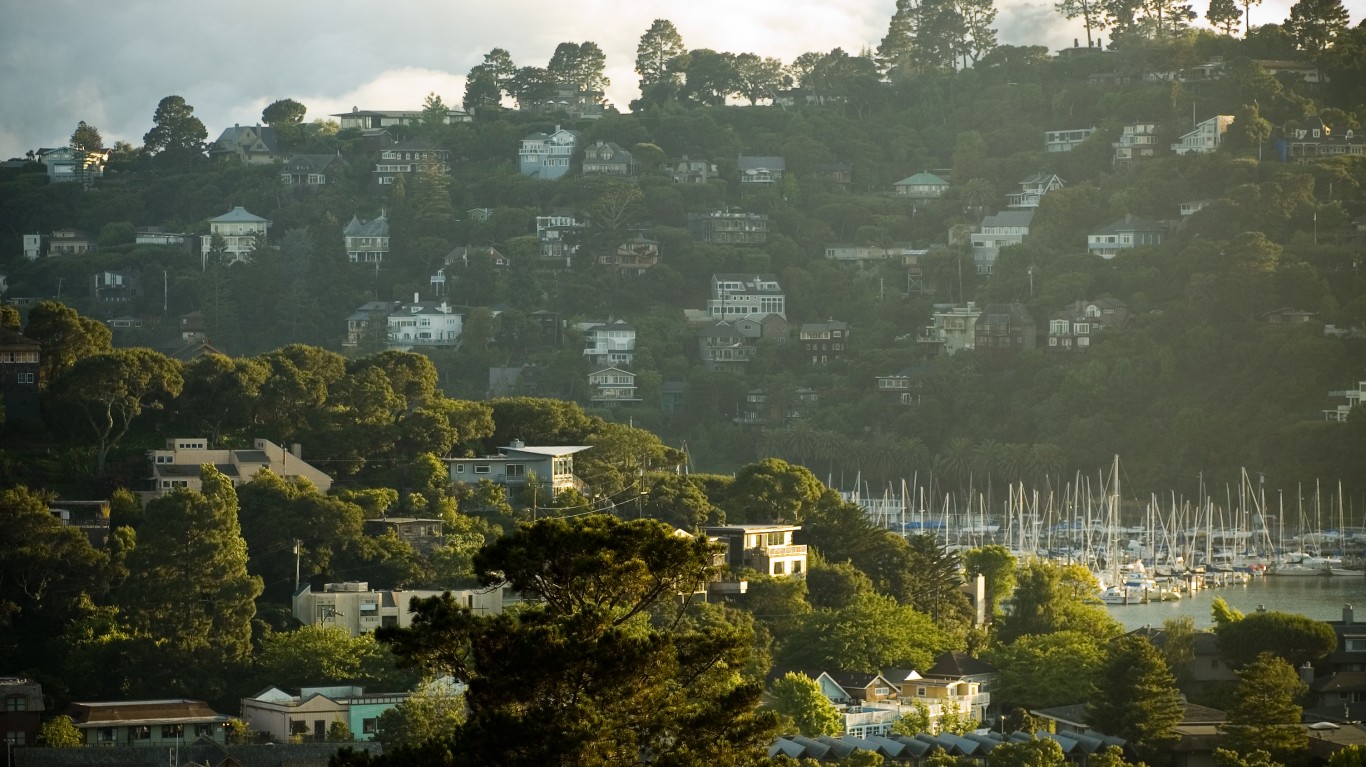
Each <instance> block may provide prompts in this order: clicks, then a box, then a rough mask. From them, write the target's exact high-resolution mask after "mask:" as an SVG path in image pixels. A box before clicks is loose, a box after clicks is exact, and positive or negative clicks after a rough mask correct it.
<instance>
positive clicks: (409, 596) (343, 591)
mask: <svg viewBox="0 0 1366 767" xmlns="http://www.w3.org/2000/svg"><path fill="white" fill-rule="evenodd" d="M446 591H450V594H451V596H453V597H455V599H456V601H457V602H458V603H459V604H460V606H462V607H465V608H467V609H469V610H470V611H472V612H473V613H475V614H476V615H497V614H498V613H501V612H502V611H503V588H500V587H497V586H494V587H492V588H487V589H466V590H450V589H439V590H400V589H372V588H370V584H369V583H366V582H365V581H348V582H346V583H328V584H324V585H323V589H322V591H314V590H313V587H312V586H310V585H309V584H308V582H307V581H305V582H304V583H302V584H301V585H300V586H299V588H298V589H297V590H295V592H294V597H293V599H292V608H291V609H292V612H293V615H294V618H295V619H296V620H298V621H299V622H300V623H302V624H304V625H305V626H327V627H331V628H338V629H342V630H344V631H346V632H347V633H348V634H350V635H351V636H359V635H361V634H369V633H371V632H373V631H374V630H375V629H377V628H381V627H391V626H392V627H398V628H407V627H408V626H411V625H412V623H413V613H412V610H411V607H412V605H411V602H412V600H414V599H429V598H431V597H439V596H441V595H442V594H443V593H445V592H446Z"/></svg>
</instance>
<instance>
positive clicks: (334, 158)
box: [280, 153, 346, 189]
mask: <svg viewBox="0 0 1366 767" xmlns="http://www.w3.org/2000/svg"><path fill="white" fill-rule="evenodd" d="M345 170H346V160H343V159H342V157H341V154H340V153H338V154H296V155H294V156H293V157H291V158H289V160H287V161H286V162H285V164H284V166H283V167H281V168H280V180H281V181H283V182H285V184H286V185H288V186H292V187H296V188H302V189H320V188H322V187H325V186H332V185H334V184H336V183H337V182H338V181H340V180H341V177H342V174H343V173H344V172H345Z"/></svg>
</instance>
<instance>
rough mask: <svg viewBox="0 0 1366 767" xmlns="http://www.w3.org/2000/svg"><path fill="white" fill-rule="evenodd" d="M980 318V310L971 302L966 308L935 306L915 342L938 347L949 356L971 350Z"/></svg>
mask: <svg viewBox="0 0 1366 767" xmlns="http://www.w3.org/2000/svg"><path fill="white" fill-rule="evenodd" d="M981 316H982V310H981V309H980V308H978V306H977V304H976V303H974V302H972V301H969V302H968V303H967V305H966V306H942V307H940V306H936V308H935V312H934V314H933V315H931V320H930V324H929V325H928V326H926V328H925V329H924V330H923V331H922V332H921V334H920V336H919V337H918V338H917V339H916V340H917V341H919V342H920V343H923V344H932V345H934V346H938V347H939V348H940V349H942V350H943V351H944V353H945V354H949V355H952V354H954V353H956V352H958V351H959V350H960V349H972V348H974V346H975V344H976V343H977V320H978V318H979V317H981Z"/></svg>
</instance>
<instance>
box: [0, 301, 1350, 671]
mask: <svg viewBox="0 0 1366 767" xmlns="http://www.w3.org/2000/svg"><path fill="white" fill-rule="evenodd" d="M0 331H3V329H2V328H0ZM0 348H3V347H0ZM3 359H4V353H3V352H0V360H3ZM1328 396H1330V397H1344V398H1346V400H1347V404H1345V405H1338V406H1337V407H1335V408H1333V409H1332V410H1325V411H1323V420H1325V421H1334V422H1336V423H1347V418H1348V417H1349V416H1351V414H1352V408H1354V407H1356V406H1357V405H1360V404H1361V403H1363V402H1366V381H1358V382H1357V388H1355V389H1347V390H1345V391H1330V392H1328ZM1343 614H1344V615H1351V610H1350V606H1349V609H1347V610H1344V611H1343ZM1349 622H1350V621H1349ZM1360 625H1362V626H1364V627H1366V624H1360ZM1363 638H1366V635H1364V636H1363ZM1361 649H1362V650H1366V645H1363V646H1362V648H1361ZM1349 670H1352V671H1357V670H1358V669H1349ZM1360 670H1366V669H1360Z"/></svg>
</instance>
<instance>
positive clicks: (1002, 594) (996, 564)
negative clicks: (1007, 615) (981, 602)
mask: <svg viewBox="0 0 1366 767" xmlns="http://www.w3.org/2000/svg"><path fill="white" fill-rule="evenodd" d="M1018 567H1019V565H1018V563H1017V562H1016V560H1015V555H1014V554H1011V553H1010V550H1009V549H1007V548H1006V547H1004V546H1001V545H999V544H988V545H986V546H981V547H979V548H975V549H968V550H967V551H965V552H963V569H964V570H965V571H966V572H967V574H968V575H969V576H975V575H981V576H983V577H984V578H985V579H986V591H987V615H988V616H994V615H996V614H997V611H998V610H999V609H1000V606H1001V603H1002V602H1004V601H1005V600H1006V599H1009V598H1010V594H1011V592H1012V591H1014V590H1015V572H1016V569H1017V568H1018Z"/></svg>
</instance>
